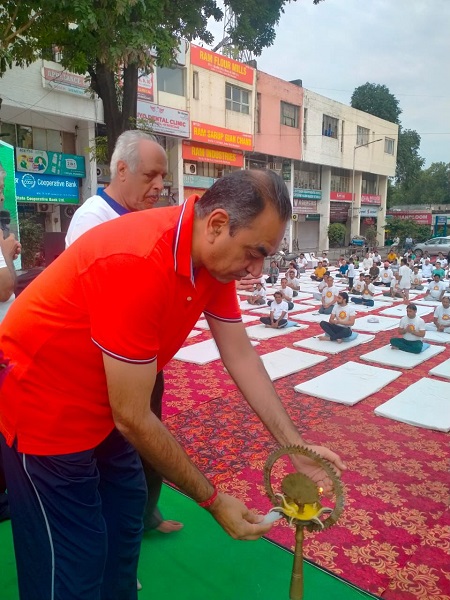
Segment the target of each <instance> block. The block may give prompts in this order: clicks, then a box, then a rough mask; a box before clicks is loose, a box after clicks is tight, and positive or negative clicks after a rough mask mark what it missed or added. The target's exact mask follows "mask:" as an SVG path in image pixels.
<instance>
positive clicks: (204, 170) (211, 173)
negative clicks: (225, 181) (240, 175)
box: [196, 162, 240, 179]
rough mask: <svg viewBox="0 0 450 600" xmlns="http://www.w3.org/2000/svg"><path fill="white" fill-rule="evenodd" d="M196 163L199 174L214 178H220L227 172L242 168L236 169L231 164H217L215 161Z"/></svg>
mask: <svg viewBox="0 0 450 600" xmlns="http://www.w3.org/2000/svg"><path fill="white" fill-rule="evenodd" d="M196 165H197V175H202V176H203V177H213V178H214V179H218V178H219V177H222V176H223V175H226V174H227V173H232V172H233V171H239V170H240V169H236V167H231V166H230V165H217V164H214V163H202V162H198V163H196Z"/></svg>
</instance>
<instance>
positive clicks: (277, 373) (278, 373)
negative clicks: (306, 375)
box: [261, 348, 327, 381]
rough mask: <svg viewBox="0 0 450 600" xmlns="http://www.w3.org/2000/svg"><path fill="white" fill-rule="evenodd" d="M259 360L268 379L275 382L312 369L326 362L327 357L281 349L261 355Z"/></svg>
mask: <svg viewBox="0 0 450 600" xmlns="http://www.w3.org/2000/svg"><path fill="white" fill-rule="evenodd" d="M261 360H262V361H263V363H264V366H265V367H266V371H267V373H268V374H269V377H270V379H271V380H272V381H275V379H280V378H281V377H287V376H288V375H292V374H293V373H297V372H298V371H303V370H304V369H308V368H310V367H314V365H318V364H319V363H321V362H323V361H324V360H327V357H326V356H318V355H317V354H309V353H308V352H301V351H300V350H292V348H282V349H281V350H276V351H275V352H269V353H268V354H263V355H262V356H261Z"/></svg>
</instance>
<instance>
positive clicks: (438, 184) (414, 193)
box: [389, 162, 450, 206]
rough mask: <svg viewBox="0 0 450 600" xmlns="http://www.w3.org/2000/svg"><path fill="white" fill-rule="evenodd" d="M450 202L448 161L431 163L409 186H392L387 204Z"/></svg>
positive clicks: (428, 204)
mask: <svg viewBox="0 0 450 600" xmlns="http://www.w3.org/2000/svg"><path fill="white" fill-rule="evenodd" d="M402 204H421V205H426V206H430V204H450V163H447V164H446V163H443V162H438V163H433V164H432V165H431V166H430V167H429V168H428V169H425V170H423V171H420V173H419V175H418V177H417V178H416V179H415V180H414V182H413V183H412V184H411V185H409V186H400V185H396V186H392V192H391V196H390V203H389V206H396V205H402Z"/></svg>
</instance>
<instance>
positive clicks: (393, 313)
mask: <svg viewBox="0 0 450 600" xmlns="http://www.w3.org/2000/svg"><path fill="white" fill-rule="evenodd" d="M406 306H407V305H406V304H398V305H397V306H390V307H389V308H385V309H384V310H382V311H381V312H380V315H386V316H387V317H406ZM433 311H434V309H433V307H432V306H420V305H419V306H418V307H417V313H416V315H417V316H418V317H423V316H424V315H429V314H430V313H432V312H433Z"/></svg>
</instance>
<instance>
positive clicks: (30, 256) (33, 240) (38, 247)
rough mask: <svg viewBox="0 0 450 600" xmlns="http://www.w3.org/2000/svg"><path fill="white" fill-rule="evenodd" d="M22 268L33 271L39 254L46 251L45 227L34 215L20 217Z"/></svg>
mask: <svg viewBox="0 0 450 600" xmlns="http://www.w3.org/2000/svg"><path fill="white" fill-rule="evenodd" d="M19 232H20V243H21V245H22V252H21V256H22V268H23V269H31V268H32V267H33V266H34V258H35V255H36V253H37V252H43V251H44V227H43V225H41V223H38V222H37V221H36V219H35V217H34V216H33V215H27V216H24V217H22V216H21V215H19Z"/></svg>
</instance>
